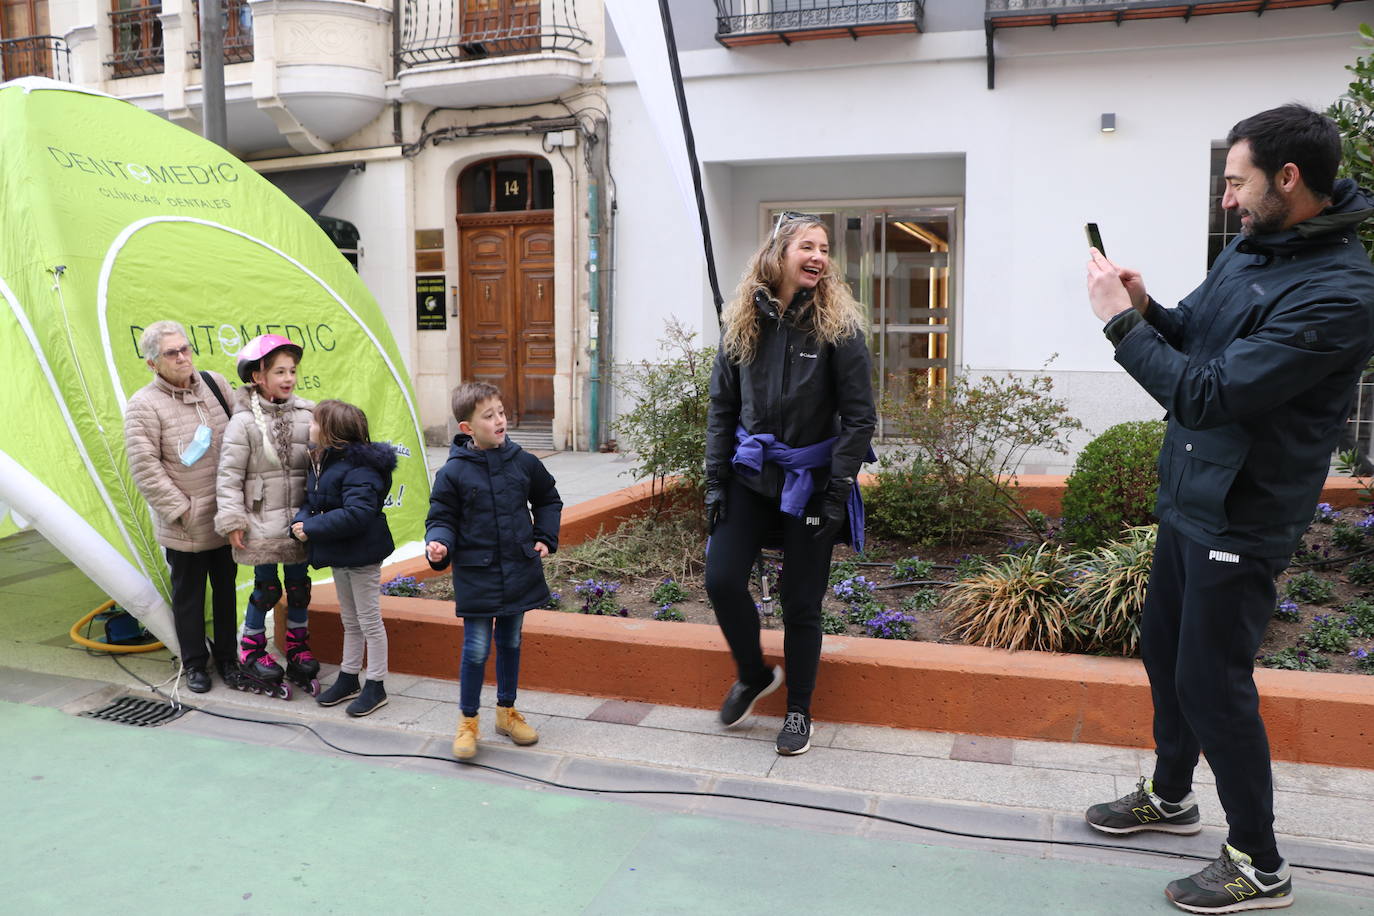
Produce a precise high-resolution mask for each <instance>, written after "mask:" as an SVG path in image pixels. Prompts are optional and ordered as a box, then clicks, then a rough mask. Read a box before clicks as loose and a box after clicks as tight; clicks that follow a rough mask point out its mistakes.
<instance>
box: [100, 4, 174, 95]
mask: <svg viewBox="0 0 1374 916" xmlns="http://www.w3.org/2000/svg"><path fill="white" fill-rule="evenodd" d="M161 15H162V4H161V3H153V4H149V5H147V6H134V7H130V8H129V9H124V10H115V11H114V12H112V13H110V31H111V33H112V34H113V37H114V53H113V54H111V55H110V58H109V60H107V61H105V66H107V67H109V68H110V69H111V70H112V71H113V75H114V77H115V78H116V79H118V78H120V77H125V76H146V75H147V74H149V73H161V72H162V68H163V57H162V20H161V19H160V18H159V17H160V16H161Z"/></svg>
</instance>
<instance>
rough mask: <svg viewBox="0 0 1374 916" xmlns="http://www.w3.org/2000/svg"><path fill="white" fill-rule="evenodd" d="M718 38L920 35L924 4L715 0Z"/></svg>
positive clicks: (919, 0) (904, 0)
mask: <svg viewBox="0 0 1374 916" xmlns="http://www.w3.org/2000/svg"><path fill="white" fill-rule="evenodd" d="M715 3H716V40H718V41H721V42H728V40H729V39H730V38H732V37H737V36H745V35H777V36H779V38H780V39H782V40H784V41H785V40H788V36H789V35H792V34H794V33H799V32H830V31H837V32H840V33H843V34H849V35H851V36H853V37H857V36H858V35H860V34H864V33H873V32H884V31H897V30H898V29H897V28H892V27H900V28H901V30H903V31H919V30H920V29H921V27H922V25H923V20H924V17H925V2H924V0H847V2H846V0H828V2H827V0H715Z"/></svg>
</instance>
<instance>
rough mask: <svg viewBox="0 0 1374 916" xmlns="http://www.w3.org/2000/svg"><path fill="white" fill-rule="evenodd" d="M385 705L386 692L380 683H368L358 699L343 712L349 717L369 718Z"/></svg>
mask: <svg viewBox="0 0 1374 916" xmlns="http://www.w3.org/2000/svg"><path fill="white" fill-rule="evenodd" d="M385 705H386V690H385V689H384V688H383V687H382V682H381V681H368V682H367V683H366V684H364V685H363V690H362V693H360V694H359V695H358V699H356V700H354V701H353V702H352V703H349V704H348V709H346V710H345V712H347V713H348V714H349V715H350V716H369V715H371V714H372V713H374V712H376V711H377V710H379V709H381V708H382V707H383V706H385Z"/></svg>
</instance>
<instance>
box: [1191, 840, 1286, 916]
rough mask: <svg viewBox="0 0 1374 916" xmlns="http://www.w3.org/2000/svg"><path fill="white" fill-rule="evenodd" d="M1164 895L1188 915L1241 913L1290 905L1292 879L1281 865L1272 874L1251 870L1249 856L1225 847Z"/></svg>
mask: <svg viewBox="0 0 1374 916" xmlns="http://www.w3.org/2000/svg"><path fill="white" fill-rule="evenodd" d="M1164 894H1165V896H1167V897H1168V898H1169V900H1170V901H1172V902H1173V904H1174V906H1176V907H1178V908H1179V909H1181V910H1187V911H1188V912H1190V913H1243V912H1245V911H1246V910H1276V909H1279V908H1280V907H1285V906H1291V905H1292V904H1293V879H1292V877H1291V876H1290V875H1289V873H1288V863H1287V862H1284V863H1283V864H1281V865H1280V866H1279V870H1278V871H1276V872H1274V873H1273V874H1272V875H1271V874H1269V873H1267V872H1262V871H1260V870H1259V869H1257V868H1255V866H1254V865H1252V864H1251V862H1250V857H1249V856H1247V855H1246V854H1245V853H1243V852H1241V851H1240V850H1239V849H1236V848H1235V847H1234V846H1231V845H1229V844H1222V847H1221V855H1220V856H1219V857H1218V858H1217V859H1216V861H1214V862H1212V864H1210V865H1208V866H1207V867H1206V868H1204V869H1203V870H1202V871H1200V872H1198V873H1197V874H1195V875H1190V876H1188V877H1187V878H1180V879H1178V880H1177V881H1173V882H1171V883H1170V884H1169V886H1168V887H1167V888H1165V889H1164Z"/></svg>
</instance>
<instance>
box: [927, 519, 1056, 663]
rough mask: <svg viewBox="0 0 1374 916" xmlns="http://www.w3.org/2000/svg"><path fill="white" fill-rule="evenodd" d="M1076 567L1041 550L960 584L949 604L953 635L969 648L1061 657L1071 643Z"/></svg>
mask: <svg viewBox="0 0 1374 916" xmlns="http://www.w3.org/2000/svg"><path fill="white" fill-rule="evenodd" d="M1072 572H1073V568H1072V565H1071V564H1070V563H1069V562H1068V559H1067V555H1066V554H1065V553H1064V552H1063V551H1062V550H1061V549H1060V548H1059V547H1057V546H1055V545H1051V544H1041V545H1040V546H1039V547H1037V548H1035V549H1034V550H1028V551H1026V552H1025V553H1021V554H1005V555H1003V557H1002V559H1001V560H1000V561H999V562H996V563H993V564H991V565H989V566H987V567H986V568H985V569H983V570H981V571H979V572H978V573H976V574H974V575H973V576H971V577H969V578H967V579H964V580H963V581H961V582H959V583H957V584H955V585H954V586H952V587H951V588H950V590H949V598H948V600H947V602H946V605H945V607H946V610H947V611H948V619H949V623H950V626H951V632H952V634H953V635H954V636H956V637H957V638H959V639H961V640H963V641H964V642H966V643H969V644H970V645H975V646H988V647H991V648H999V649H1038V650H1041V651H1045V652H1061V651H1064V650H1065V649H1066V648H1068V644H1069V642H1070V640H1071V639H1072V635H1071V632H1070V630H1069V620H1070V611H1069V605H1068V600H1067V598H1068V593H1069V589H1070V588H1071V587H1072Z"/></svg>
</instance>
